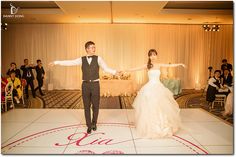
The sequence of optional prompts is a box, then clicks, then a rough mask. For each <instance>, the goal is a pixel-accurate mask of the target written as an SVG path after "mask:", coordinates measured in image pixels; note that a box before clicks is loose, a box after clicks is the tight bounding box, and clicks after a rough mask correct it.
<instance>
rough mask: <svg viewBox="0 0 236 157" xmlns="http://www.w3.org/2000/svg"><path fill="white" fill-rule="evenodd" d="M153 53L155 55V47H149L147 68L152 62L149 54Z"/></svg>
mask: <svg viewBox="0 0 236 157" xmlns="http://www.w3.org/2000/svg"><path fill="white" fill-rule="evenodd" d="M153 54H155V55H157V51H156V50H155V49H150V50H149V51H148V63H147V68H148V70H149V69H151V68H152V67H153V64H152V62H151V59H150V56H151V55H153Z"/></svg>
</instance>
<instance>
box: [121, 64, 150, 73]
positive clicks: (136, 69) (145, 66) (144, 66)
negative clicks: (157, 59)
mask: <svg viewBox="0 0 236 157" xmlns="http://www.w3.org/2000/svg"><path fill="white" fill-rule="evenodd" d="M144 69H147V65H143V66H141V67H137V68H131V69H126V70H125V72H135V71H140V70H144Z"/></svg>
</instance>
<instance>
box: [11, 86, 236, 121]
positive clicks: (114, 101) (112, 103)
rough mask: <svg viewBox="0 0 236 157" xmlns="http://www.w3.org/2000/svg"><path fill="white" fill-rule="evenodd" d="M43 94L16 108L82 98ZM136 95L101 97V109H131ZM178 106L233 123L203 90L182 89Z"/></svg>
mask: <svg viewBox="0 0 236 157" xmlns="http://www.w3.org/2000/svg"><path fill="white" fill-rule="evenodd" d="M44 93H45V96H40V95H37V98H36V99H35V98H32V96H30V98H29V99H27V100H25V105H23V104H19V105H15V107H16V108H63V109H65V108H66V109H81V108H83V100H82V96H81V91H80V90H53V91H44ZM135 97H136V96H135V95H134V96H120V97H118V96H116V97H101V99H100V108H101V109H124V108H127V109H131V108H132V106H131V104H132V103H133V101H134V98H135ZM174 97H175V99H176V101H177V102H178V104H179V106H180V108H202V109H204V110H206V111H207V112H210V113H211V114H214V115H215V116H217V117H219V118H221V119H222V120H224V121H227V122H229V123H230V124H233V122H234V120H233V115H232V116H227V117H223V116H222V114H221V112H222V111H224V108H223V107H221V106H220V105H216V106H215V107H214V109H209V106H208V105H207V102H206V98H205V94H204V93H203V90H193V89H183V90H182V93H181V94H180V95H177V96H174Z"/></svg>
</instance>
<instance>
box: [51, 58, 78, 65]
mask: <svg viewBox="0 0 236 157" xmlns="http://www.w3.org/2000/svg"><path fill="white" fill-rule="evenodd" d="M53 63H54V65H62V66H73V65H81V64H82V59H81V57H80V58H77V59H74V60H63V61H54V62H53Z"/></svg>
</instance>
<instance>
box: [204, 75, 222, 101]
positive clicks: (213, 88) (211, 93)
mask: <svg viewBox="0 0 236 157" xmlns="http://www.w3.org/2000/svg"><path fill="white" fill-rule="evenodd" d="M220 73H221V71H220V70H215V72H214V77H212V78H210V79H209V80H208V88H207V93H206V100H207V101H208V103H209V104H210V103H212V102H213V101H214V100H215V95H216V93H218V89H219V88H221V84H220Z"/></svg>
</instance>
